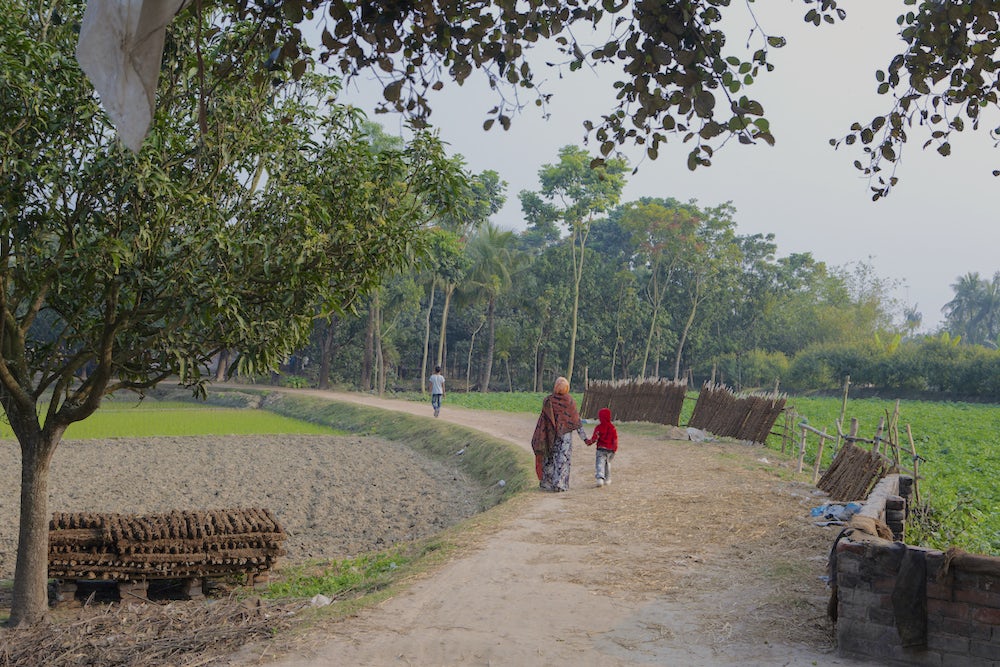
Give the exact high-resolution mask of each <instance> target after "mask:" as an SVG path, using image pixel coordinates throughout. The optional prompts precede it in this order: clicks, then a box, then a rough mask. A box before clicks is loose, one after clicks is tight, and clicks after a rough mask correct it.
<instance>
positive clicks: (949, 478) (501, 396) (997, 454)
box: [406, 392, 1000, 555]
mask: <svg viewBox="0 0 1000 667" xmlns="http://www.w3.org/2000/svg"><path fill="white" fill-rule="evenodd" d="M545 396H546V394H544V393H516V394H507V393H489V394H481V393H474V394H465V393H458V392H455V393H451V394H447V395H446V396H445V405H446V406H447V405H457V406H462V407H468V408H476V409H482V410H498V411H505V412H528V413H536V412H538V410H539V409H540V407H541V404H542V399H544V398H545ZM695 396H696V395H695V394H691V396H690V397H691V398H692V400H689V401H686V402H685V406H684V410H683V412H682V414H681V420H680V421H681V425H682V426H683V425H684V424H686V422H687V419H688V417H689V416H690V414H691V411H692V410H693V408H694V403H695V401H694V400H693V399H694V398H695ZM406 398H409V399H411V400H428V401H429V400H430V399H429V397H427V396H423V397H421V396H420V395H419V394H407V395H406ZM574 398H576V400H577V403H578V404H579V403H580V401H581V400H582V396H581V395H579V394H574ZM841 404H842V399H841V398H811V397H810V398H805V397H790V398H789V399H788V401H787V404H786V407H788V408H794V409H795V410H796V412H797V413H798V414H799V415H801V416H803V417H805V419H806V421H807V423H808V424H809V425H810V426H812V427H813V428H816V429H819V430H822V431H825V432H827V433H830V434H835V433H836V432H837V430H836V425H835V421H836V420H837V419H838V418H839V417H840V410H841ZM895 404H896V401H895V400H888V399H886V400H882V399H851V400H849V401H848V403H847V411H846V414H845V422H847V423H849V422H850V420H851V418H852V417H855V418H857V419H858V422H859V433H858V435H859V437H863V438H872V437H873V436H874V434H875V430H876V428H877V427H878V422H879V418H880V417H885V418H886V422H888V420H889V416H890V415H891V414H892V412H893V410H894V409H895ZM907 424H909V425H910V428H911V430H912V432H913V439H914V441H915V445H916V450H917V454H918V455H919V456H920V457H922V459H923V460H922V461H921V462H920V477H921V479H920V480H919V488H920V493H921V500H923V501H927V502H929V503H930V505H931V506H932V508H933V512H934V517H935V518H936V519H937V521H939V522H940V524H941V525H934V526H932V527H929V528H923V529H922V530H921V532H920V533H919V534H914V535H913V536H912V538H913V539H918V540H919V542H920V543H921V544H923V545H924V546H929V547H934V548H940V549H944V548H947V547H949V546H952V545H954V546H959V547H961V548H963V549H966V550H968V551H974V552H978V553H987V554H993V555H1000V513H998V512H996V511H995V508H997V506H998V505H1000V481H998V474H1000V445H998V443H1000V406H996V405H982V404H972V403H950V402H927V401H900V415H899V429H900V439H901V444H902V446H903V451H904V452H905V456H904V457H903V458H902V464H903V467H904V468H911V466H912V456H910V455H909V440H908V438H907V436H906V432H905V427H906V425H907ZM783 426H784V421H783V420H782V419H779V421H778V423H776V424H775V429H774V430H775V431H778V430H780V429H781V428H783ZM845 428H846V427H845ZM798 433H799V431H798V430H797V429H796V430H795V438H794V439H793V441H794V443H796V444H795V447H796V448H797V443H798ZM767 446H768V447H769V448H771V449H775V450H780V449H781V437H780V436H774V435H772V436H771V438H769V439H768V443H767ZM817 446H818V438H817V436H815V435H809V437H808V438H807V445H806V457H805V461H806V464H807V465H809V466H810V467H811V466H812V464H813V463H814V461H815V455H816V449H817ZM796 451H797V449H796ZM823 458H824V461H823V464H822V465H823V466H824V467H825V466H827V465H829V463H830V459H831V453H830V444H829V443H827V447H826V451H825V452H824V457H823Z"/></svg>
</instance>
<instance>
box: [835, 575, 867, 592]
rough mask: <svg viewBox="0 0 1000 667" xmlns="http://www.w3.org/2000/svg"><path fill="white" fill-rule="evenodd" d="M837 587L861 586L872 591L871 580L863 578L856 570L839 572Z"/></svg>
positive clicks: (852, 587)
mask: <svg viewBox="0 0 1000 667" xmlns="http://www.w3.org/2000/svg"><path fill="white" fill-rule="evenodd" d="M837 587H838V588H850V589H855V588H860V589H863V590H866V591H870V590H871V588H872V585H871V582H870V581H867V580H865V579H862V578H861V577H860V576H858V575H857V574H856V573H854V572H838V573H837Z"/></svg>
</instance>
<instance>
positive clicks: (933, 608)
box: [927, 600, 970, 619]
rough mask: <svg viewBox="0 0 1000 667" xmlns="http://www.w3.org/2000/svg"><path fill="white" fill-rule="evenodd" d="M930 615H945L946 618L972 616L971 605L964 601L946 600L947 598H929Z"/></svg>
mask: <svg viewBox="0 0 1000 667" xmlns="http://www.w3.org/2000/svg"><path fill="white" fill-rule="evenodd" d="M927 615H928V616H934V615H938V616H943V617H945V618H959V619H967V618H970V614H969V605H968V604H966V603H964V602H946V601H945V600H927Z"/></svg>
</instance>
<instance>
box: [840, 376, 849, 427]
mask: <svg viewBox="0 0 1000 667" xmlns="http://www.w3.org/2000/svg"><path fill="white" fill-rule="evenodd" d="M850 388H851V376H850V375H848V376H847V377H845V378H844V400H843V401H841V403H840V423H841V424H843V423H844V417H845V416H846V415H847V390H848V389H850Z"/></svg>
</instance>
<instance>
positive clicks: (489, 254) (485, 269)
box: [459, 222, 518, 393]
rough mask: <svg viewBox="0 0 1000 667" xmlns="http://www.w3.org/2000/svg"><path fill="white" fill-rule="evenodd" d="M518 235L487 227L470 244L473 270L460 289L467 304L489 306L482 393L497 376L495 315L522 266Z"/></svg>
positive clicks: (487, 310)
mask: <svg viewBox="0 0 1000 667" xmlns="http://www.w3.org/2000/svg"><path fill="white" fill-rule="evenodd" d="M515 241H516V237H515V235H514V232H511V231H506V230H502V229H500V228H499V227H497V226H496V225H494V224H493V223H490V222H488V223H486V225H485V226H484V227H482V228H481V229H480V230H479V231H478V232H477V233H476V235H475V236H473V237H472V238H471V239H470V240H469V244H468V253H469V258H470V260H471V268H470V269H469V272H468V274H467V277H466V281H465V283H463V285H462V286H461V287H460V288H459V289H460V290H461V291H462V292H463V295H464V296H465V297H466V299H465V300H467V301H473V302H474V301H485V302H486V340H487V344H486V359H485V363H483V366H482V369H481V371H480V374H479V387H480V391H482V392H484V393H485V392H487V391H489V386H490V377H491V375H492V374H493V353H494V348H495V345H496V335H495V326H494V315H495V314H496V303H497V298H498V297H499V296H500V295H501V294H503V293H505V292H506V291H508V290H509V289H510V287H511V275H512V273H513V270H514V268H515V266H516V264H517V263H518V257H517V253H516V252H515V250H514V243H515Z"/></svg>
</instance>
